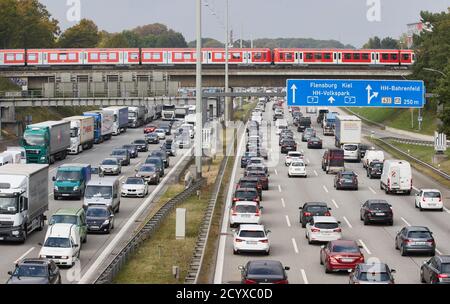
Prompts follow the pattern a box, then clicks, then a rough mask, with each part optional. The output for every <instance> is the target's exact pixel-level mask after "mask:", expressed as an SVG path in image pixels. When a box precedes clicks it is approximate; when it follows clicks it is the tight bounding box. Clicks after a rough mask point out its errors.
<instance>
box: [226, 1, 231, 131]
mask: <svg viewBox="0 0 450 304" xmlns="http://www.w3.org/2000/svg"><path fill="white" fill-rule="evenodd" d="M228 8H229V0H226V13H225V36H226V38H225V93H229V91H230V87H229V77H228V53H229V52H228V44H229V43H230V41H229V39H230V37H229V28H228V27H229V16H228ZM229 121H231V108H230V99H229V97H228V96H226V97H225V125H226V126H228V122H229Z"/></svg>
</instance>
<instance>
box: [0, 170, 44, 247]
mask: <svg viewBox="0 0 450 304" xmlns="http://www.w3.org/2000/svg"><path fill="white" fill-rule="evenodd" d="M47 210H48V165H37V164H31V165H27V164H12V165H11V164H9V165H6V166H3V167H0V241H19V242H25V241H26V239H27V237H28V235H29V234H30V233H31V232H33V231H35V230H38V231H40V230H42V229H43V228H44V222H45V220H46V217H45V212H46V211H47Z"/></svg>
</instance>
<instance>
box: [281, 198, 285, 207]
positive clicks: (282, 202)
mask: <svg viewBox="0 0 450 304" xmlns="http://www.w3.org/2000/svg"><path fill="white" fill-rule="evenodd" d="M281 205H283V208H286V202H285V201H284V198H282V199H281Z"/></svg>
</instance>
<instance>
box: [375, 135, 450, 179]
mask: <svg viewBox="0 0 450 304" xmlns="http://www.w3.org/2000/svg"><path fill="white" fill-rule="evenodd" d="M377 139H378V140H379V141H381V142H382V143H383V144H385V145H387V146H388V147H390V148H391V149H393V150H395V151H397V152H398V153H400V154H402V155H404V156H406V157H407V158H410V159H412V160H413V161H415V162H416V163H418V164H420V165H422V166H424V167H426V168H428V169H430V170H432V171H433V172H435V173H436V174H438V175H439V176H441V177H443V178H445V179H446V180H450V174H447V173H445V172H444V171H442V170H440V169H438V168H436V167H434V166H432V165H430V164H428V163H426V162H424V161H422V160H420V159H418V158H415V157H414V156H411V155H410V154H408V153H406V152H405V151H402V150H400V149H399V148H397V147H396V146H394V145H392V144H390V143H389V142H387V141H386V140H387V139H389V138H377Z"/></svg>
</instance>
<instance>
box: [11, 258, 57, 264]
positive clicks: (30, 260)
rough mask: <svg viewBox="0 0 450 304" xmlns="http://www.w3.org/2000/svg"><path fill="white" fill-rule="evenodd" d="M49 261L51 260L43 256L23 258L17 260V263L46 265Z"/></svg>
mask: <svg viewBox="0 0 450 304" xmlns="http://www.w3.org/2000/svg"><path fill="white" fill-rule="evenodd" d="M50 263H51V260H48V259H44V258H25V259H23V260H21V261H19V262H18V263H17V264H18V265H21V264H27V265H48V264H50Z"/></svg>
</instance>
